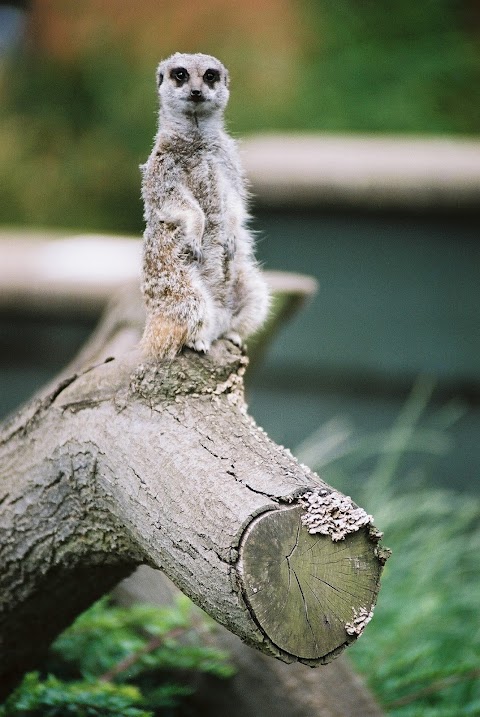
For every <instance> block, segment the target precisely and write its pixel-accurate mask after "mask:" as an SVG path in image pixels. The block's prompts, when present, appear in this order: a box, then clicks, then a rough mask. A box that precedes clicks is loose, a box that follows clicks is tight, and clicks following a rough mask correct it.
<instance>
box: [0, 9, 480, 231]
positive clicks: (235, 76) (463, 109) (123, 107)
mask: <svg viewBox="0 0 480 717" xmlns="http://www.w3.org/2000/svg"><path fill="white" fill-rule="evenodd" d="M12 5H15V3H14V2H11V3H10V6H12ZM17 5H21V6H23V12H20V11H19V10H18V8H17V14H16V15H15V16H12V14H11V10H12V8H11V7H10V14H7V13H6V10H5V8H6V7H8V5H5V4H3V5H2V4H0V8H2V7H3V8H4V9H3V20H4V22H5V23H7V19H8V18H10V22H9V25H10V27H11V35H12V37H11V38H10V46H9V48H8V49H7V48H6V42H4V44H3V48H4V49H3V53H2V55H1V56H0V222H1V223H10V224H22V225H26V224H28V225H36V226H38V225H48V226H57V227H72V228H79V227H81V228H82V229H94V230H95V231H99V230H108V231H119V232H140V231H141V229H142V207H141V203H140V199H139V173H138V165H139V163H140V162H141V161H144V160H145V158H146V156H147V154H148V151H149V148H150V146H151V143H152V137H153V134H154V131H155V123H156V104H157V100H156V92H155V84H154V69H155V66H156V63H157V62H158V60H159V59H160V58H162V57H165V56H167V55H168V54H170V53H171V52H173V51H175V50H178V49H181V50H182V51H204V52H210V53H212V54H215V55H218V56H219V57H221V58H222V59H223V60H224V62H225V63H226V64H227V66H228V67H229V68H230V71H231V76H232V81H233V83H232V86H233V88H234V92H233V94H232V99H231V103H230V107H229V110H228V123H229V127H230V129H231V130H232V131H233V133H234V134H245V133H247V132H257V131H259V130H292V131H306V130H313V131H320V130H327V131H333V132H382V133H392V132H393V133H432V132H433V133H456V134H463V135H465V134H474V133H477V132H478V128H479V119H480V44H479V39H480V20H479V15H478V10H477V9H476V5H475V4H474V3H472V2H470V1H469V0H463V2H455V1H454V0H436V1H435V2H433V0H427V1H426V2H422V3H412V2H410V0H401V2H398V3H396V4H395V8H394V11H393V10H392V9H390V10H387V9H386V8H385V5H384V4H382V3H379V2H378V0H368V1H367V2H363V3H361V4H359V3H356V2H355V1H354V0H322V1H321V2H318V0H301V2H297V3H292V2H289V0H261V2H253V0H249V2H245V3H243V4H242V9H241V12H240V11H239V10H238V8H237V7H236V5H235V4H232V3H231V2H229V0H208V2H203V3H192V2H190V1H189V0H175V2H173V0H167V1H166V2H163V3H160V4H159V3H157V2H154V1H153V0H146V1H144V2H142V3H141V4H127V3H118V2H114V1H113V0H109V2H99V0H88V1H86V2H83V3H82V4H81V6H80V5H78V6H73V5H72V4H71V3H58V2H55V0H31V1H30V2H29V3H17ZM13 17H15V22H13V19H12V18H13ZM22 27H23V31H22V30H21V28H22ZM5 32H6V31H4V34H5ZM15 38H16V39H17V42H14V40H15ZM1 47H2V45H1V44H0V48H1ZM40 177H41V180H40Z"/></svg>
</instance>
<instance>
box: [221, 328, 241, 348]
mask: <svg viewBox="0 0 480 717" xmlns="http://www.w3.org/2000/svg"><path fill="white" fill-rule="evenodd" d="M223 338H224V339H227V340H228V341H231V342H232V344H235V346H238V348H239V349H241V348H242V346H243V339H242V337H241V336H240V334H237V332H236V331H227V333H226V334H223Z"/></svg>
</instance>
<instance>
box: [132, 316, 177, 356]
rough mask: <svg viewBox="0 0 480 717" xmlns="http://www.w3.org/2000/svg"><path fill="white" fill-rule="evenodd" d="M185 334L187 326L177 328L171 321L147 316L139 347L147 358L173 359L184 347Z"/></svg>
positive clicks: (162, 317)
mask: <svg viewBox="0 0 480 717" xmlns="http://www.w3.org/2000/svg"><path fill="white" fill-rule="evenodd" d="M187 333H188V332H187V326H179V325H178V324H176V323H175V322H174V321H172V320H171V319H168V318H166V317H164V316H159V315H153V316H148V317H147V322H146V324H145V330H144V332H143V337H142V340H141V342H140V347H141V349H142V351H143V352H144V354H145V355H146V356H147V357H149V358H152V359H157V360H158V359H174V358H175V356H176V355H177V354H178V353H179V352H180V350H181V349H182V347H183V346H184V345H185V343H186V341H187Z"/></svg>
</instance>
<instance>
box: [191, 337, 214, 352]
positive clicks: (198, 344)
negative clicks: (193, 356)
mask: <svg viewBox="0 0 480 717" xmlns="http://www.w3.org/2000/svg"><path fill="white" fill-rule="evenodd" d="M185 346H187V347H188V348H189V349H193V350H194V351H198V353H201V354H206V353H208V351H209V350H210V346H211V343H210V342H209V341H206V340H205V339H195V341H188V342H187V343H186V344H185Z"/></svg>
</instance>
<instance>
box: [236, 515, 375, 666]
mask: <svg viewBox="0 0 480 717" xmlns="http://www.w3.org/2000/svg"><path fill="white" fill-rule="evenodd" d="M303 514H304V509H303V508H302V507H301V506H298V505H297V506H294V507H292V508H283V509H279V510H270V511H268V512H266V513H262V514H261V515H260V516H259V517H258V518H256V519H255V520H254V521H253V522H252V523H251V524H250V526H249V527H248V529H247V530H246V532H245V534H244V536H243V540H242V545H241V549H240V555H241V557H240V563H239V572H240V575H241V577H242V582H243V590H244V595H245V599H246V602H247V604H248V606H249V608H250V611H251V613H252V615H253V617H254V619H255V620H256V622H257V623H258V625H259V626H260V628H261V629H262V630H263V632H264V633H265V634H266V635H267V637H268V638H269V639H270V640H271V641H272V642H273V643H274V645H276V646H277V647H278V648H280V649H281V650H283V651H284V652H286V653H288V654H289V655H292V656H294V657H295V658H296V659H303V660H315V661H317V662H318V661H321V660H322V658H323V657H326V656H328V655H331V657H333V656H334V655H332V653H335V654H336V653H338V652H339V651H341V650H342V649H343V648H344V647H346V645H347V644H348V643H349V642H351V641H352V640H353V639H355V637H353V636H352V635H350V634H349V633H348V632H347V630H346V625H349V624H351V623H352V619H354V617H355V615H357V614H359V613H360V611H361V610H362V611H365V610H367V611H368V613H370V612H371V610H372V609H373V606H374V604H375V600H376V597H377V593H378V589H379V577H380V571H381V565H380V562H379V560H378V558H377V556H376V555H375V552H374V551H375V543H374V542H373V541H372V540H371V539H370V537H369V532H368V528H361V529H360V530H358V531H356V532H355V533H349V534H348V535H347V536H346V537H345V538H344V539H343V540H341V541H338V542H333V541H332V539H331V538H330V536H328V535H318V534H316V535H311V534H310V533H309V532H308V530H307V528H306V527H305V526H304V525H302V522H301V516H302V515H303ZM326 661H328V660H326Z"/></svg>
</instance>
